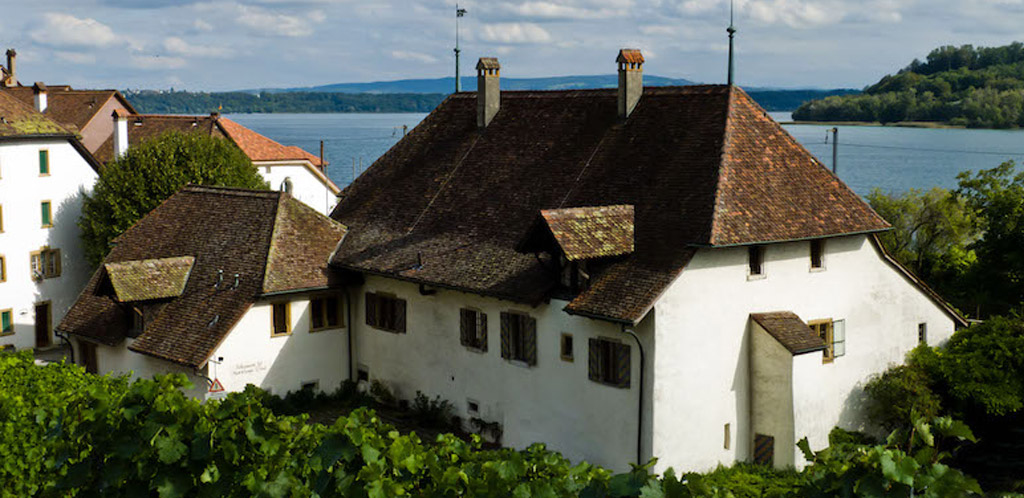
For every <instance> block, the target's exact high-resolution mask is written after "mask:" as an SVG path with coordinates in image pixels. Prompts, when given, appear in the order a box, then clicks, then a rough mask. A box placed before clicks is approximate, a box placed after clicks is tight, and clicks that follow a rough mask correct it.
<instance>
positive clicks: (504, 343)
mask: <svg viewBox="0 0 1024 498" xmlns="http://www.w3.org/2000/svg"><path fill="white" fill-rule="evenodd" d="M511 322H512V315H510V314H509V313H506V312H504V311H502V312H501V357H502V358H505V359H506V360H507V359H509V358H511V357H512V344H511V335H512V333H511V331H510V329H511V328H512V323H511Z"/></svg>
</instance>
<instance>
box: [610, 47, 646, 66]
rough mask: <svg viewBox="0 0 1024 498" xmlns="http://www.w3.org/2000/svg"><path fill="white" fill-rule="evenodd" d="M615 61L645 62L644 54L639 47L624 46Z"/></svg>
mask: <svg viewBox="0 0 1024 498" xmlns="http://www.w3.org/2000/svg"><path fill="white" fill-rule="evenodd" d="M615 62H619V63H632V64H643V63H644V55H643V54H642V53H641V52H640V50H639V49H635V48H624V49H622V50H619V55H618V57H616V58H615Z"/></svg>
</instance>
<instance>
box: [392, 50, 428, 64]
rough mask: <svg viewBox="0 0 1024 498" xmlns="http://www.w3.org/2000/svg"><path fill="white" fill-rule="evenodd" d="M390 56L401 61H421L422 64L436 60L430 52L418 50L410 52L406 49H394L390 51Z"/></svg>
mask: <svg viewBox="0 0 1024 498" xmlns="http://www.w3.org/2000/svg"><path fill="white" fill-rule="evenodd" d="M391 57H394V58H395V59H398V60H401V61H413V62H422V63H424V64H431V63H434V62H437V57H434V56H433V55H430V54H424V53H420V52H410V51H408V50H395V51H392V52H391Z"/></svg>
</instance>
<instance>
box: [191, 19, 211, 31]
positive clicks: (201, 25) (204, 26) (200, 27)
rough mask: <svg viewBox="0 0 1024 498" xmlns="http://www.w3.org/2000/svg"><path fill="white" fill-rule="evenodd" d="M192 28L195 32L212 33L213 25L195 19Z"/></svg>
mask: <svg viewBox="0 0 1024 498" xmlns="http://www.w3.org/2000/svg"><path fill="white" fill-rule="evenodd" d="M192 27H193V28H195V30H196V31H203V32H210V31H213V25H212V24H210V23H208V22H206V21H204V20H202V19H196V22H194V23H192Z"/></svg>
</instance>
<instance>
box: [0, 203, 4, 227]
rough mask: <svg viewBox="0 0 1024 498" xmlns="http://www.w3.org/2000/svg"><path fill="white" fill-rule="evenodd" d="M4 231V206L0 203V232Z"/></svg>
mask: <svg viewBox="0 0 1024 498" xmlns="http://www.w3.org/2000/svg"><path fill="white" fill-rule="evenodd" d="M3 231H4V207H3V205H0V233H3Z"/></svg>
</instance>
